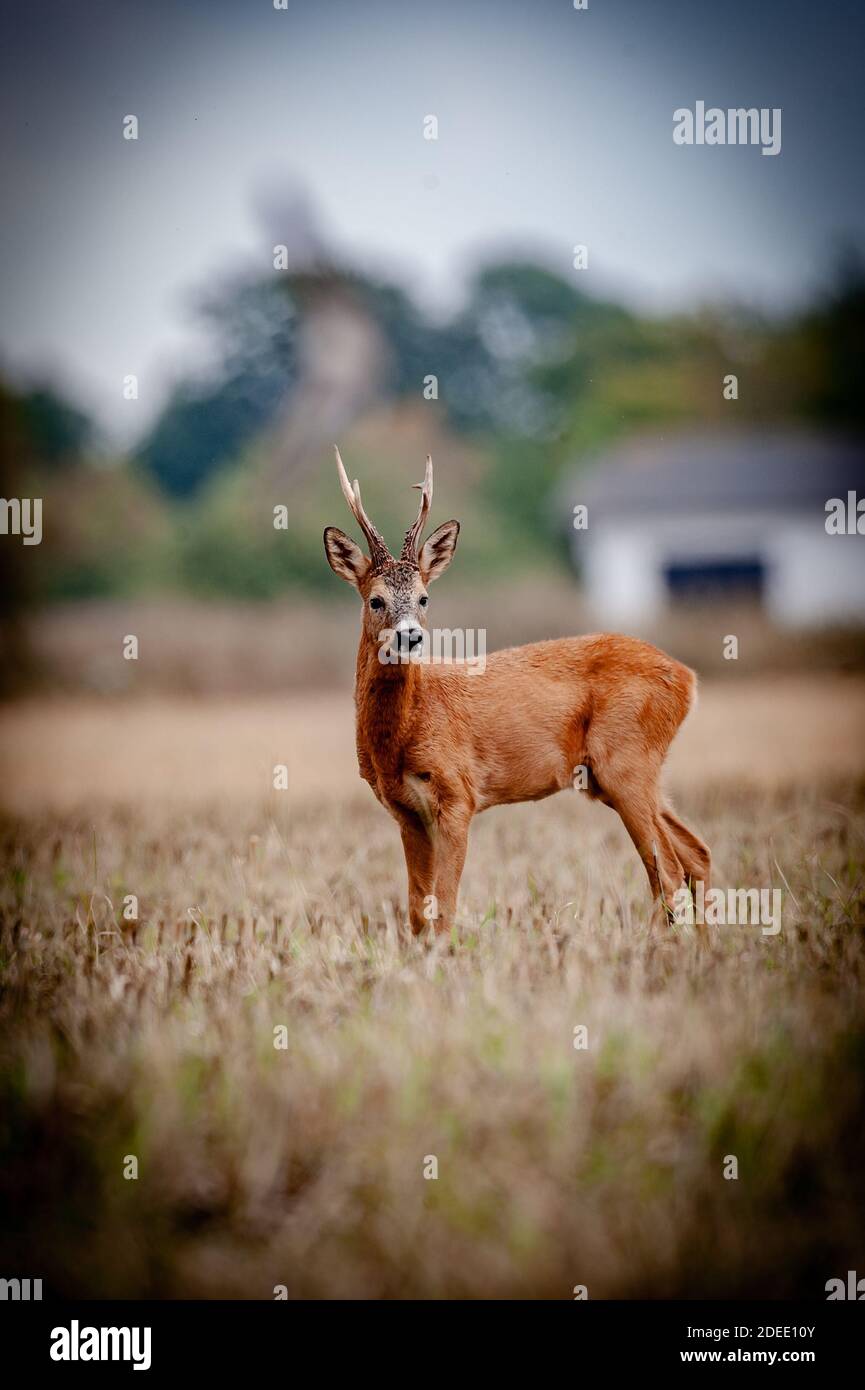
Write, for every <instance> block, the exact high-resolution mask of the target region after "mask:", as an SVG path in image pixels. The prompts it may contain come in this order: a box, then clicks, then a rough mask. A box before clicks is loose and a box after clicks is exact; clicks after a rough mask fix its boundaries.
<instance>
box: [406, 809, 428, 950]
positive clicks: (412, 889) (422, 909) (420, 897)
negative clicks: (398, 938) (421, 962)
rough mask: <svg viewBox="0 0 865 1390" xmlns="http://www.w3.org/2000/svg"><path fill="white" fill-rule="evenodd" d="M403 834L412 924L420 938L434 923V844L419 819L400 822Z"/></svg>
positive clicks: (411, 817)
mask: <svg viewBox="0 0 865 1390" xmlns="http://www.w3.org/2000/svg"><path fill="white" fill-rule="evenodd" d="M400 834H401V835H402V846H403V849H404V850H405V864H406V869H407V870H408V916H409V922H410V923H411V929H412V931H413V932H414V934H415V936H418V935H419V934H420V933H421V932H422V931H423V930H424V928H425V927H428V926H429V925H430V923H431V922H434V921H435V919H434V916H433V912H434V910H435V906H436V904H435V901H434V896H433V895H434V884H435V859H436V856H435V845H434V841H433V836H432V834H431V833H430V831H428V830H427V829H426V827H425V826H424V824H423V822H422V821H421V819H420V817H419V816H406V817H405V818H403V819H401V821H400Z"/></svg>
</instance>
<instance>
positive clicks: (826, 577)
mask: <svg viewBox="0 0 865 1390" xmlns="http://www.w3.org/2000/svg"><path fill="white" fill-rule="evenodd" d="M851 493H852V494H854V496H853V497H852V498H850V499H849V501H848V496H849V494H851ZM565 495H566V498H567V502H568V515H569V517H570V516H573V517H574V521H575V523H576V526H579V523H580V521H581V520H582V519H583V518H582V514H581V513H579V512H577V513H576V514H574V508H575V507H580V506H584V507H585V508H586V509H587V510H586V515H585V518H584V519H585V523H586V524H585V529H576V526H575V527H574V528H572V529H571V532H570V535H571V550H572V555H573V559H574V564H575V566H576V567H577V569H578V570H579V571H580V573H581V574H582V576H583V579H584V581H585V585H586V592H587V597H588V598H589V600H590V602H591V604H592V607H593V609H594V611H595V613H596V614H597V615H598V616H599V617H600V618H603V619H604V621H606V622H608V623H615V624H627V623H635V622H640V621H643V620H646V619H652V618H654V617H657V616H658V614H659V612H660V611H661V610H662V609H664V608H665V607H667V606H668V605H670V604H672V603H676V602H681V601H687V600H689V599H702V600H705V599H712V598H717V599H724V600H726V601H730V600H731V599H732V598H741V597H747V598H751V599H754V600H756V601H758V602H760V603H762V604H763V605H764V606H765V608H766V610H767V612H768V614H769V615H770V617H772V618H773V619H774V620H775V621H776V622H778V623H779V624H782V625H784V626H790V627H799V626H815V625H822V624H833V623H834V624H843V623H851V622H852V623H865V534H862V535H859V534H856V531H855V520H854V523H853V531H852V533H851V534H840V535H837V534H830V533H829V531H827V517H828V513H827V504H828V503H829V502H830V500H831V499H833V498H835V499H841V501H842V502H843V505H844V508H845V511H846V510H848V508H849V509H850V511H851V514H852V515H853V516H854V517H855V508H856V500H857V498H858V499H865V445H863V443H862V442H860V441H858V440H850V439H846V440H844V439H835V438H832V437H831V436H823V435H816V434H806V433H800V432H795V431H776V430H761V431H756V430H755V431H752V432H748V433H745V432H735V433H733V432H730V433H727V432H723V433H722V432H717V433H710V432H702V433H699V434H689V435H681V434H680V435H674V436H666V437H664V436H658V435H653V436H652V437H640V438H636V439H632V440H630V441H629V442H628V443H626V444H624V445H622V446H621V447H619V448H617V449H615V450H613V451H612V452H611V453H609V454H607V455H605V456H604V457H603V458H600V459H598V460H597V461H596V463H595V465H594V466H593V467H592V468H591V470H589V469H586V470H581V471H580V472H579V473H577V474H575V475H574V476H573V477H572V478H571V479H570V480H569V481H568V484H567V487H566V493H565ZM863 513H865V505H863ZM862 527H863V531H865V515H863V516H862Z"/></svg>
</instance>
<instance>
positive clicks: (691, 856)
mask: <svg viewBox="0 0 865 1390" xmlns="http://www.w3.org/2000/svg"><path fill="white" fill-rule="evenodd" d="M661 815H662V816H663V818H664V821H665V823H666V825H667V829H668V830H669V832H670V835H671V836H672V838H673V842H674V844H675V846H676V850H677V851H678V855H679V858H680V859H681V861H682V864H683V865H684V867H685V873H686V874H687V875H688V877H689V878H690V879H691V881H692V882H693V883H699V882H702V883H703V886H704V888H705V891H706V892H707V893H708V891H709V889H710V887H711V877H712V856H711V854H710V853H709V847H708V845H706V844H704V843H703V841H702V840H701V839H700V837H699V836H698V835H695V834H694V832H693V830H689V829H688V827H687V825H685V822H684V821H682V820H680V819H679V817H678V816H677V815H676V814H675V812H674V811H672V810H671V809H670V807H669V806H664V805H663V804H662V808H661Z"/></svg>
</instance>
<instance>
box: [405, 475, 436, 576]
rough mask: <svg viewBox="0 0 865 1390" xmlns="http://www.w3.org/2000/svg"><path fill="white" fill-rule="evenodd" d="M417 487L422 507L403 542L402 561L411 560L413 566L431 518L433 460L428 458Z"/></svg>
mask: <svg viewBox="0 0 865 1390" xmlns="http://www.w3.org/2000/svg"><path fill="white" fill-rule="evenodd" d="M415 487H416V488H419V489H420V507H419V508H418V514H417V516H416V518H415V520H414V521H413V522H412V524H411V526H410V527H409V529H408V530H407V531H406V533H405V540H404V541H403V547H402V555H401V556H400V559H401V560H410V561H411V563H412V564H413V565H416V564H417V557H418V551H419V550H420V538H421V536H422V534H423V528H424V527H425V526H426V519H427V517H428V516H429V509H430V506H431V505H432V487H433V474H432V458H431V456H430V455H429V454H427V456H426V471H425V472H424V478H423V482H422V483H415Z"/></svg>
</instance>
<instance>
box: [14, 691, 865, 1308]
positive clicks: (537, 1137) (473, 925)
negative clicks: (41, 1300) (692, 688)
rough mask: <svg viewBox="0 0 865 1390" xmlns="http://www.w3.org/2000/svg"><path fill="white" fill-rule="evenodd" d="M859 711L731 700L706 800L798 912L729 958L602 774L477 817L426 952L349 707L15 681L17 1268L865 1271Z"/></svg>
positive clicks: (669, 1290) (238, 1277) (393, 1276)
mask: <svg viewBox="0 0 865 1390" xmlns="http://www.w3.org/2000/svg"><path fill="white" fill-rule="evenodd" d="M328 701H330V703H329V702H328ZM862 708H863V699H862V686H861V683H860V682H859V681H858V680H848V681H847V682H845V681H843V680H838V681H830V680H824V681H822V682H821V681H816V680H815V681H808V680H805V679H798V680H793V679H789V680H788V681H787V682H786V683H785V682H781V683H772V682H765V683H762V684H759V685H757V684H753V685H748V684H747V683H746V684H744V685H742V686H736V687H731V688H725V689H724V690H720V691H719V690H717V689H715V688H714V687H712V686H711V685H708V686H707V687H706V689H705V690H704V692H703V696H702V700H701V705H700V709H699V711H698V713H697V715H696V716H695V717H694V719H693V720H692V721H691V722H690V723H689V725H688V726H687V727H686V729H685V730H684V731H683V735H682V739H681V742H680V744H679V745H678V746H677V748H676V750H675V752H674V757H673V759H672V775H673V787H674V790H675V791H676V793H677V798H678V805H679V807H680V809H681V810H682V812H683V814H685V818H686V819H687V820H688V821H689V822H690V823H693V825H694V826H695V828H696V829H697V830H698V831H699V833H700V834H702V835H703V836H704V837H705V838H706V839H707V840H708V842H709V843H710V845H711V846H712V849H713V852H714V856H715V862H716V865H717V881H718V883H719V884H720V885H722V886H727V885H732V886H737V887H738V886H750V885H753V886H759V887H778V888H780V889H782V891H783V927H782V930H781V932H780V933H779V934H778V935H777V936H774V937H770V936H765V935H763V934H762V933H761V931H760V928H759V927H758V926H757V927H755V926H728V927H724V928H716V929H713V930H712V931H711V932H710V937H709V944H708V945H707V946H705V947H703V946H701V945H700V944H699V942H698V940H697V938H696V936H695V934H694V933H693V931H692V930H691V929H689V928H678V929H674V928H670V929H663V930H662V929H657V928H656V929H650V928H649V925H648V917H649V914H648V902H647V893H646V885H645V880H644V876H643V873H642V869H641V867H640V865H639V863H638V861H637V858H636V855H635V853H634V851H633V848H632V847H631V845H630V842H629V841H628V840H627V838H626V836H625V835H624V832H623V831H622V829H621V827H620V825H619V823H618V821H617V820H616V818H615V817H614V816H613V815H612V813H611V812H608V811H607V810H605V809H604V808H602V807H599V806H596V805H595V806H589V805H587V804H585V803H583V802H582V801H581V800H580V798H579V795H578V794H577V793H574V794H572V795H562V796H559V797H556V798H554V799H552V800H551V801H548V802H544V803H542V804H540V805H537V806H528V807H517V808H509V809H507V810H500V811H495V812H492V813H490V814H489V815H488V816H485V817H481V818H480V819H479V820H478V821H477V822H476V825H475V828H474V831H473V839H472V844H471V847H470V852H469V859H468V863H467V868H466V874H465V877H464V880H463V896H462V913H461V924H460V928H459V930H458V932H457V933H455V935H454V937H453V939H451V940H446V941H440V942H438V943H437V944H435V945H431V944H429V943H425V942H421V941H415V940H412V939H410V938H407V936H406V933H405V930H404V927H403V908H404V882H403V865H402V858H401V851H400V848H399V839H398V836H397V833H396V830H395V827H394V826H393V824H392V822H391V821H390V820H389V818H388V817H387V816H386V815H385V814H384V812H383V811H382V810H381V808H380V807H378V805H377V804H376V803H375V802H374V801H373V799H372V796H371V794H369V793H368V792H367V791H366V790H365V789H364V788H363V787H362V786H361V784H360V783H359V782H358V780H357V777H356V771H355V769H354V766H353V763H352V761H351V757H352V753H351V738H352V732H351V723H350V717H351V716H350V708H349V705H348V702H347V701H346V700H345V698H344V697H342V696H332V697H328V699H327V700H324V699H322V700H319V699H315V700H310V699H307V700H306V703H305V704H303V703H300V702H299V701H298V700H295V701H293V702H286V704H285V705H284V707H283V710H282V723H281V724H280V716H279V712H278V709H277V706H276V704H275V703H274V702H272V701H270V702H269V701H263V702H260V703H259V705H258V706H256V704H255V702H253V701H250V702H249V703H248V704H246V705H243V704H241V705H237V704H235V705H229V704H226V703H223V702H206V701H203V702H200V703H198V704H197V705H193V704H192V703H191V702H189V703H184V702H173V703H172V702H170V701H167V700H164V701H160V702H157V703H155V704H154V703H152V702H136V701H132V702H129V703H127V704H123V703H118V704H117V705H113V704H106V703H104V702H102V703H100V702H98V701H95V702H91V703H88V702H86V701H84V702H82V701H80V700H69V701H65V702H52V701H38V702H32V703H31V702H25V703H21V704H19V705H13V706H10V707H9V708H8V709H7V711H6V719H5V733H4V734H3V736H2V739H0V757H2V759H3V762H4V764H5V768H6V771H7V773H8V776H7V778H6V782H5V790H4V793H3V798H4V805H5V811H4V816H3V820H2V839H3V854H2V863H3V876H2V888H0V911H2V929H0V981H2V1004H0V1264H2V1272H3V1273H5V1274H7V1275H12V1274H18V1275H20V1276H27V1275H30V1276H32V1277H42V1278H43V1279H44V1280H46V1281H47V1284H48V1285H49V1286H50V1287H53V1288H55V1289H57V1290H58V1291H59V1292H61V1293H63V1294H67V1295H69V1294H83V1295H95V1296H108V1295H114V1296H120V1297H125V1296H152V1297H164V1296H168V1297H172V1296H183V1297H201V1296H204V1297H206V1296H215V1297H222V1296H237V1297H246V1298H272V1297H273V1296H274V1288H275V1287H276V1286H279V1285H284V1286H285V1288H286V1289H287V1292H288V1294H289V1296H291V1297H294V1296H310V1297H346V1296H355V1297H391V1298H400V1297H421V1298H437V1297H463V1296H465V1297H484V1296H486V1297H514V1296H527V1297H539V1298H571V1297H573V1289H574V1286H576V1285H585V1286H586V1288H587V1290H588V1295H589V1297H591V1298H605V1297H625V1298H626V1297H635V1296H649V1297H671V1296H677V1297H686V1298H687V1297H708V1296H719V1297H726V1296H740V1295H742V1296H746V1297H755V1298H762V1297H789V1296H795V1295H799V1296H804V1297H813V1298H822V1297H825V1293H824V1286H825V1283H826V1281H827V1280H828V1279H829V1278H832V1277H836V1276H844V1275H845V1274H846V1271H847V1270H848V1269H858V1270H859V1271H860V1272H862V1270H863V1261H865V1243H863V1234H865V1232H863V1211H865V1128H863V1124H862V1116H863V1110H865V1013H863V999H865V936H863V928H865V911H863V907H865V903H863V898H865V886H863V861H865V845H863V840H865V818H863V811H865V777H863V774H865V763H863V759H865V740H863V739H862V737H861V733H862ZM280 730H281V732H280ZM280 749H282V750H283V758H282V760H283V761H287V762H288V765H289V773H290V789H289V792H288V793H287V794H285V795H280V794H277V793H275V792H273V791H267V790H266V787H267V780H268V764H269V761H276V760H277V754H278V752H279V750H280ZM302 768H306V769H307V772H306V774H303V775H302V774H301V769H302ZM310 769H313V771H310ZM315 769H317V772H316V771H315ZM232 789H233V793H232ZM129 894H134V895H136V897H137V899H138V920H137V921H128V920H124V916H123V908H124V899H125V898H126V896H127V895H129ZM581 1026H582V1027H584V1028H585V1029H586V1030H587V1031H586V1039H585V1040H586V1042H587V1046H586V1047H585V1048H575V1046H574V1042H575V1029H579V1028H580V1027H581ZM275 1030H276V1031H275ZM281 1030H284V1032H283V1031H281ZM579 1036H580V1035H578V1038H579ZM276 1043H278V1044H284V1046H283V1045H279V1046H277V1045H275V1044H276ZM730 1156H734V1157H735V1158H736V1159H737V1162H738V1177H737V1178H736V1179H728V1178H725V1176H724V1171H725V1166H726V1167H727V1170H728V1171H729V1170H730V1164H729V1157H730ZM130 1157H134V1158H135V1159H136V1160H137V1172H138V1176H137V1178H128V1177H125V1176H124V1170H126V1171H129V1169H130V1163H129V1159H130ZM432 1158H435V1160H437V1171H438V1176H437V1177H436V1178H428V1177H426V1176H425V1171H426V1172H430V1171H431V1169H432V1167H433V1166H434V1165H432V1164H431V1162H430V1160H431V1159H432Z"/></svg>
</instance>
